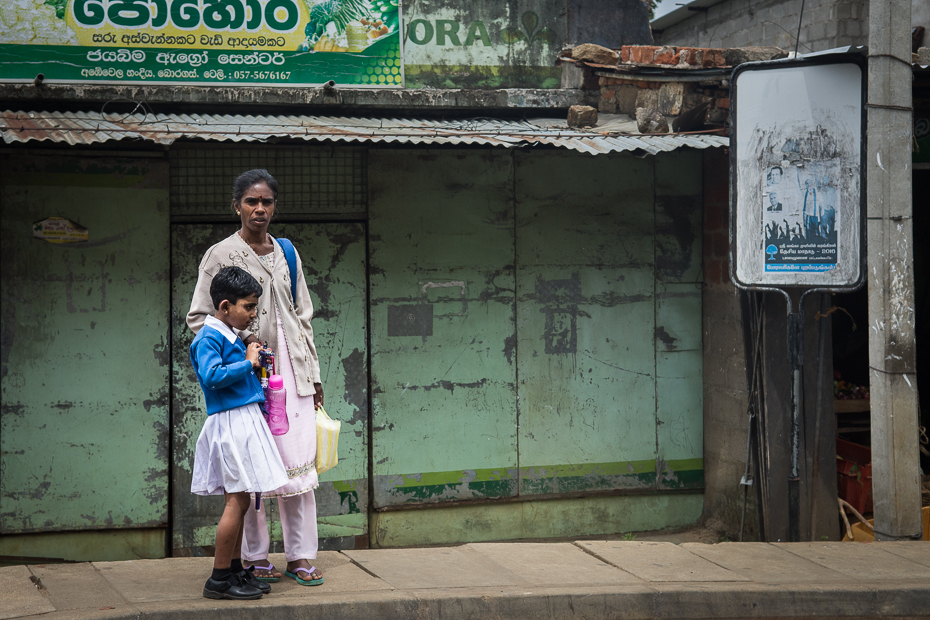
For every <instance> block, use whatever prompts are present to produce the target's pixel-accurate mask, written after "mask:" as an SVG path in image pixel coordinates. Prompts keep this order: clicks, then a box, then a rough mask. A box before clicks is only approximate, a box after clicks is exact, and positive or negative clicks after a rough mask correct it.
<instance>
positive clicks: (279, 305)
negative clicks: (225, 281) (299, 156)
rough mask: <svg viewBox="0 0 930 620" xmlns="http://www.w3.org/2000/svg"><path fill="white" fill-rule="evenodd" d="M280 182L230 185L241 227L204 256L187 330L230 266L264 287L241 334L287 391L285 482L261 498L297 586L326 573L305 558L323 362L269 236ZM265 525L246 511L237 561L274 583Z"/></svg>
mask: <svg viewBox="0 0 930 620" xmlns="http://www.w3.org/2000/svg"><path fill="white" fill-rule="evenodd" d="M277 198H278V182H277V181H276V180H275V179H274V177H272V176H271V175H270V174H269V173H268V171H267V170H249V171H248V172H245V173H243V174H241V175H240V176H239V178H237V179H236V181H235V183H233V200H232V208H233V211H235V213H236V215H238V216H239V218H240V220H241V221H242V227H241V228H240V229H239V230H238V231H236V233H234V234H233V235H231V236H229V237H228V238H226V239H224V240H223V241H220V242H219V243H217V244H216V245H214V246H213V247H211V248H210V249H209V250H207V252H206V253H205V254H204V256H203V260H202V261H201V263H200V270H199V274H198V278H197V287H196V288H195V289H194V298H193V300H192V301H191V309H190V312H189V313H188V314H187V325H188V326H189V327H190V328H191V329H192V330H194V332H195V333H196V332H197V331H199V330H200V328H201V327H203V324H204V320H205V319H206V317H207V316H208V315H209V314H210V313H211V312H212V307H213V305H212V301H211V299H210V282H211V281H212V280H213V276H214V275H216V273H217V272H218V271H219V270H220V269H222V268H223V267H226V266H228V265H235V266H237V267H241V268H242V269H245V270H246V271H248V272H249V273H251V274H252V276H254V277H255V279H256V280H258V282H259V284H261V286H262V288H263V289H264V293H263V294H262V296H261V297H259V304H258V309H257V316H256V319H255V321H254V322H253V323H252V324H250V325H249V327H248V329H246V330H243V331H241V332H239V337H240V338H242V340H243V341H245V343H246V345H248V344H250V343H252V342H263V343H266V344H267V345H268V346H269V347H270V348H271V349H272V350H273V351H274V354H275V366H276V370H277V373H278V374H279V375H281V376H282V378H283V379H284V387H285V389H286V390H287V414H288V422H289V423H290V428H289V430H288V432H287V433H286V434H284V435H280V436H275V437H274V439H275V443H276V444H277V446H278V451H279V452H280V453H281V459H282V460H283V461H284V467H285V469H286V470H287V475H288V478H289V480H288V483H287V484H285V485H284V486H282V487H281V488H279V489H276V490H275V491H273V492H271V493H263V494H262V497H265V498H267V497H277V498H278V509H279V511H280V513H281V529H282V532H283V534H284V553H285V557H286V558H287V569H286V570H285V572H284V574H285V575H286V576H288V577H291V578H293V579H295V580H296V581H297V582H298V583H300V584H301V585H319V584H321V583H323V575H322V574H321V573H320V571H319V570H318V569H316V567H314V566H312V565H311V563H310V560H313V559H315V558H316V555H317V549H318V539H317V524H316V500H315V498H314V495H313V489H315V488H316V487H317V486H319V482H318V479H317V472H316V467H315V466H314V458H315V457H316V415H315V413H314V411H315V409H316V407H320V406H322V405H323V386H322V385H321V382H320V363H319V360H318V359H317V354H316V347H315V346H314V344H313V328H312V327H311V326H310V319H311V317H312V316H313V303H312V302H311V301H310V292H309V291H308V290H307V283H306V281H305V280H304V272H303V267H302V265H301V262H300V256H299V255H298V256H297V269H296V271H297V295H296V299H292V297H291V282H290V269H289V267H288V263H287V259H286V258H285V255H284V252H283V251H282V250H281V247H280V245H279V244H277V243H275V241H274V239H273V238H272V237H271V235H269V234H268V224H269V223H270V222H271V220H272V218H273V217H274V213H275V208H276V207H277ZM269 542H270V541H269V536H268V527H267V524H266V520H265V506H264V504H262V505H261V508H260V509H259V510H249V511H248V513H247V514H246V517H245V528H244V534H243V537H242V562H243V564H244V565H245V566H246V567H247V568H248V567H253V572H254V574H255V577H257V578H258V579H261V580H263V581H278V580H280V579H281V573H280V572H279V571H278V570H277V569H276V568H275V567H274V566H273V565H272V564H271V562H269V561H268V545H269Z"/></svg>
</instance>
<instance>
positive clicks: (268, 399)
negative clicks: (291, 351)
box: [265, 375, 291, 435]
mask: <svg viewBox="0 0 930 620" xmlns="http://www.w3.org/2000/svg"><path fill="white" fill-rule="evenodd" d="M286 404H287V390H285V389H284V379H282V378H281V375H271V378H269V379H268V387H267V388H265V411H267V412H268V417H267V418H266V419H267V420H268V428H269V429H270V430H271V434H272V435H284V434H285V433H287V431H288V429H290V427H291V425H290V424H289V423H288V421H287V411H286V410H285V405H286Z"/></svg>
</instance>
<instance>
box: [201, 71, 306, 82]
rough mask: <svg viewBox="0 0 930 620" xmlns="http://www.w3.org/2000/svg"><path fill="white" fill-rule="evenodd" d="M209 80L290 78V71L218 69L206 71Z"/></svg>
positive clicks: (204, 75)
mask: <svg viewBox="0 0 930 620" xmlns="http://www.w3.org/2000/svg"><path fill="white" fill-rule="evenodd" d="M203 77H205V78H206V79H208V80H289V79H290V78H291V72H290V71H224V70H223V69H216V70H211V71H205V72H204V74H203Z"/></svg>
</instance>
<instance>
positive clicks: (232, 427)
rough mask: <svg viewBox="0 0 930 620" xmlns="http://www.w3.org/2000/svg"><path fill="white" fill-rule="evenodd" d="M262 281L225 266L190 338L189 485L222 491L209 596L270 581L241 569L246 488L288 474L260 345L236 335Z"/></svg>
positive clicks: (251, 314) (234, 594) (242, 591)
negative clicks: (270, 413)
mask: <svg viewBox="0 0 930 620" xmlns="http://www.w3.org/2000/svg"><path fill="white" fill-rule="evenodd" d="M261 294H262V287H261V285H259V283H258V282H257V281H256V280H255V278H253V277H252V276H251V275H250V274H249V273H248V272H247V271H244V270H243V269H240V268H239V267H224V268H223V269H221V270H220V271H219V272H218V273H217V274H216V276H215V277H214V278H213V282H212V283H211V284H210V297H211V299H212V301H213V307H214V308H215V309H216V313H215V315H214V316H210V317H207V319H206V322H205V323H204V326H203V329H201V330H200V332H198V333H197V336H196V337H195V338H194V341H193V343H191V349H190V357H191V363H192V364H193V365H194V370H195V371H196V372H197V380H198V381H199V382H200V387H201V388H202V389H203V395H204V399H205V400H206V403H207V421H206V422H205V423H204V425H203V430H202V431H201V432H200V437H199V438H198V439H197V451H196V453H195V454H194V478H193V481H192V483H191V491H192V492H193V493H196V494H197V495H219V494H220V493H222V494H223V497H224V498H225V500H226V508H225V509H224V510H223V516H222V517H221V518H220V522H219V524H217V526H216V555H215V557H214V560H213V574H212V575H211V576H210V578H209V579H208V580H207V583H206V585H205V586H204V588H203V595H204V596H205V597H207V598H214V599H222V598H229V599H239V600H241V599H257V598H261V596H262V594H263V593H268V592H270V591H271V586H269V585H268V584H267V583H264V582H261V581H259V580H257V579H256V578H255V577H254V576H253V575H252V573H251V572H250V571H248V570H245V569H243V567H242V561H241V559H240V549H241V548H242V520H243V517H244V516H245V513H246V511H247V510H248V509H249V504H250V501H249V493H261V492H262V491H273V490H274V489H277V488H278V487H280V486H281V485H283V484H285V483H287V480H288V478H287V472H286V471H285V469H284V464H283V463H282V462H281V455H280V454H279V453H278V449H277V447H276V446H275V443H274V440H273V438H272V436H271V432H270V431H269V430H268V426H267V425H266V424H265V421H264V419H263V418H262V413H261V410H260V408H259V403H261V402H264V400H265V395H264V393H263V392H262V387H261V384H260V383H259V381H258V377H257V376H256V375H255V369H256V368H258V366H259V358H258V354H259V351H260V350H261V345H260V344H258V343H257V342H256V343H252V344H250V345H249V346H248V348H247V347H246V346H245V344H243V342H242V341H241V340H240V339H239V338H238V336H237V335H236V333H237V332H236V330H244V329H245V328H246V327H247V326H248V325H249V323H251V322H252V321H253V320H254V319H255V308H256V307H257V306H258V298H259V296H260V295H261Z"/></svg>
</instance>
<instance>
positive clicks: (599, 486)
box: [370, 151, 703, 535]
mask: <svg viewBox="0 0 930 620" xmlns="http://www.w3.org/2000/svg"><path fill="white" fill-rule="evenodd" d="M491 153H492V154H491V155H480V154H478V153H475V152H469V153H468V154H465V153H462V152H456V151H448V152H442V153H438V154H431V155H419V156H411V155H410V154H409V153H406V154H404V155H403V156H401V155H400V154H395V153H393V152H378V154H377V155H374V154H373V155H372V158H373V159H372V169H371V174H370V182H371V184H372V185H371V187H372V192H371V196H372V204H371V213H372V245H371V260H370V263H371V269H372V280H371V296H372V308H371V316H372V377H373V391H374V400H373V404H374V413H373V425H374V426H373V442H374V444H373V455H374V456H373V459H374V487H375V506H377V507H384V506H398V505H405V504H419V503H430V502H442V501H449V500H462V499H470V498H479V497H506V496H511V495H551V494H563V493H577V492H593V491H605V490H617V489H635V490H672V489H684V488H697V487H700V486H702V485H703V462H702V441H701V437H702V426H701V419H702V415H703V411H702V385H701V376H702V357H701V296H700V284H699V281H700V277H701V264H700V262H701V261H700V256H701V235H700V230H701V228H700V219H701V203H700V200H699V198H700V191H701V187H700V181H701V177H700V169H701V168H700V158H699V157H694V156H693V155H687V154H685V155H682V156H680V157H679V156H677V154H673V155H675V156H674V157H672V156H666V155H663V156H662V157H669V159H668V160H664V159H662V158H657V159H641V158H635V157H629V156H623V155H617V156H612V157H602V158H589V157H584V156H581V155H579V154H576V153H568V152H559V151H547V152H536V153H530V152H521V153H517V154H515V155H513V156H508V155H506V154H494V152H491ZM485 160H488V161H493V162H494V163H493V164H488V163H487V162H486V161H485ZM682 167H685V168H687V170H683V169H682ZM695 170H696V172H695ZM469 203H471V206H469V207H468V208H464V207H463V206H462V205H468V204H469ZM660 203H661V204H660ZM511 204H512V205H513V210H512V211H511V210H509V205H511ZM476 286H477V287H480V288H479V289H478V290H477V291H475V290H472V288H473V287H476ZM514 286H515V288H514ZM514 291H515V294H514ZM512 316H515V318H516V323H515V324H512V323H511V320H512V319H511V317H512ZM514 367H515V369H514ZM511 373H513V374H511ZM511 377H513V379H512V381H513V383H514V386H515V393H516V398H515V399H511V398H509V397H508V396H507V385H508V384H509V383H510V381H511ZM512 428H513V429H516V431H515V432H516V437H514V435H513V434H512V433H513V432H514V431H512V430H511V429H512ZM486 442H489V443H486ZM489 449H493V451H491V452H489V451H488V450H489ZM657 518H658V517H657ZM379 535H380V534H379Z"/></svg>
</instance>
